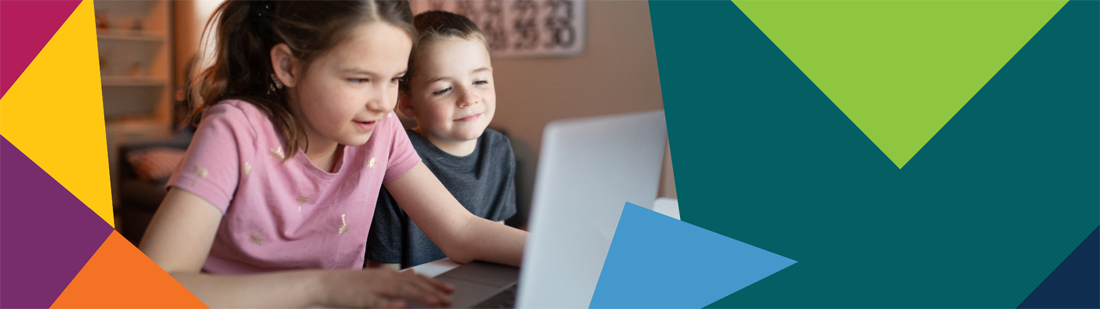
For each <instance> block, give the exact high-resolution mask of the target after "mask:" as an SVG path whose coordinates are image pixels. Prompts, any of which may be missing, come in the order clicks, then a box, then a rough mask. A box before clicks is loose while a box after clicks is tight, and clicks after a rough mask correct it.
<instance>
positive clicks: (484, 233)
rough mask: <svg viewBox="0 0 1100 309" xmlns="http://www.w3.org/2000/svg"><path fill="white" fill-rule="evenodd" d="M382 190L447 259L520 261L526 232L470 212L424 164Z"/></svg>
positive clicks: (514, 264) (462, 261)
mask: <svg viewBox="0 0 1100 309" xmlns="http://www.w3.org/2000/svg"><path fill="white" fill-rule="evenodd" d="M386 190H389V192H390V195H393V198H394V199H395V200H397V203H398V204H399V205H401V208H402V209H404V210H405V213H407V214H409V218H411V219H412V220H413V222H414V223H416V225H417V226H418V227H420V229H421V230H423V231H424V234H425V235H428V238H429V239H431V240H432V242H433V243H435V244H436V245H438V246H439V249H442V250H443V253H445V254H447V257H449V258H451V260H454V261H455V262H458V263H467V262H470V261H473V260H481V261H489V262H494V263H500V264H507V265H512V266H519V264H520V262H521V261H522V260H523V244H524V241H525V239H526V237H527V232H524V231H521V230H518V229H515V228H512V227H509V226H507V225H503V224H499V223H496V222H493V221H489V220H487V219H484V218H481V217H478V216H475V215H473V214H471V213H470V212H469V211H467V210H466V208H464V207H462V204H459V203H458V200H455V198H454V196H452V195H451V193H450V192H449V191H447V188H446V187H444V186H443V184H442V183H440V182H439V179H437V178H436V177H435V175H434V174H432V172H431V171H430V170H428V168H427V167H425V166H424V163H419V164H417V165H416V166H415V167H413V168H412V169H411V170H409V171H408V172H407V173H405V175H402V176H401V177H400V178H397V179H396V180H394V181H391V182H389V183H387V184H386Z"/></svg>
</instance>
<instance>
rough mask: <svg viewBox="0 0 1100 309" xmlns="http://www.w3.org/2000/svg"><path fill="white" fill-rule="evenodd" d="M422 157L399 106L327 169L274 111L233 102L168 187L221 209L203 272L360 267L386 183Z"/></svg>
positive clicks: (207, 119)
mask: <svg viewBox="0 0 1100 309" xmlns="http://www.w3.org/2000/svg"><path fill="white" fill-rule="evenodd" d="M286 156H290V158H289V159H288V160H285V161H284V160H283V158H284V157H286ZM417 163H420V157H419V156H417V154H416V151H415V150H414V149H413V147H412V144H410V143H409V137H408V136H407V135H406V134H405V131H404V130H403V129H402V128H401V123H400V121H398V119H397V117H392V114H391V115H390V116H388V117H386V118H383V120H382V121H381V122H380V123H379V124H378V126H376V127H375V129H374V133H373V134H372V135H371V137H370V140H368V141H367V143H366V144H363V145H362V146H346V147H344V154H343V159H341V160H340V161H338V162H336V169H335V170H336V172H335V173H329V172H326V171H323V170H321V169H319V168H317V167H316V166H314V165H313V163H312V162H310V161H309V159H308V158H307V157H306V156H305V154H304V153H303V152H302V151H301V150H300V149H296V151H294V152H291V151H288V150H287V149H284V146H283V143H282V138H281V137H280V135H279V134H278V133H277V131H276V129H275V126H274V124H273V123H272V122H271V120H270V118H268V117H267V116H266V115H265V114H264V113H263V112H262V111H260V110H259V109H257V108H256V107H255V106H254V105H252V104H250V103H248V102H245V101H240V100H226V101H222V102H219V103H218V104H216V105H214V106H211V107H210V108H209V109H207V110H206V112H205V113H204V114H203V117H202V121H201V122H200V123H199V128H198V131H196V133H195V137H194V140H193V141H192V142H191V146H190V147H189V148H188V150H187V155H186V157H184V159H183V162H182V163H181V164H180V166H179V167H178V168H177V170H176V172H175V173H174V174H173V175H172V178H171V179H170V180H169V181H168V187H173V188H176V189H183V190H186V191H187V192H191V193H194V194H195V195H198V196H199V197H201V198H203V199H205V200H206V201H208V202H210V203H211V204H214V206H215V207H217V208H218V210H220V211H221V212H222V213H223V216H222V220H221V224H220V225H219V226H218V232H217V236H216V237H215V238H214V244H213V245H212V246H211V248H210V255H209V257H207V259H206V263H205V264H204V265H203V271H205V272H208V273H213V274H248V273H258V272H268V271H277V270H290V269H302V268H311V269H357V268H362V266H363V257H364V253H365V251H364V250H365V244H366V242H367V232H368V231H370V224H371V218H372V217H373V215H374V206H375V202H376V201H378V190H379V188H381V186H382V184H383V183H386V182H389V181H392V180H394V179H397V178H398V177H401V175H404V174H405V172H408V171H409V170H410V169H412V168H413V167H414V166H416V164H417ZM197 206H198V205H196V207H197Z"/></svg>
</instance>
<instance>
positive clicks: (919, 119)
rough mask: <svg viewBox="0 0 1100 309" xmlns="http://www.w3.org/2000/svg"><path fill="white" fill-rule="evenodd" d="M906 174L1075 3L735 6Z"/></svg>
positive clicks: (766, 3) (781, 3)
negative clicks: (1015, 58)
mask: <svg viewBox="0 0 1100 309" xmlns="http://www.w3.org/2000/svg"><path fill="white" fill-rule="evenodd" d="M733 2H734V3H735V4H736V5H737V7H738V8H740V9H741V11H742V12H744V13H745V15H746V16H748V17H749V19H751V20H752V22H753V23H755V24H756V26H757V27H759V28H760V30H762V31H763V32H764V34H765V35H767V36H768V38H770V39H771V40H772V42H773V43H775V45H776V46H778V47H779V49H780V50H782V51H783V53H784V54H786V55H787V57H789V58H790V59H791V61H793V62H794V64H795V65H796V66H798V68H799V69H801V70H802V72H803V73H804V74H806V76H807V77H809V78H810V80H811V81H813V83H814V84H815V85H817V87H818V88H820V89H821V91H822V92H824V93H825V95H826V96H828V97H829V99H830V100H832V101H833V103H834V104H836V105H837V107H839V108H840V110H841V111H842V112H844V114H845V115H847V116H848V118H850V119H851V120H852V122H853V123H855V124H856V126H857V127H859V129H860V130H862V131H863V133H864V134H866V135H867V137H868V138H870V139H871V141H872V142H874V143H875V145H877V146H878V147H879V149H880V150H882V152H883V153H884V154H886V156H887V157H889V158H890V160H891V161H893V162H894V164H895V165H897V166H898V168H899V169H900V168H902V167H903V166H905V164H906V163H907V162H909V159H911V158H913V156H914V155H916V154H917V152H918V151H920V149H921V147H924V144H925V143H927V142H928V141H929V140H931V139H932V136H934V135H936V132H938V131H939V130H940V128H942V127H943V126H944V125H945V124H947V121H949V120H951V117H953V116H954V115H955V113H956V112H958V111H959V109H961V108H962V107H963V105H966V102H967V101H969V100H970V98H971V97H973V96H974V94H976V93H977V92H978V90H980V89H981V88H982V86H984V85H985V83H986V82H988V81H989V80H990V79H991V78H993V75H995V74H996V73H997V71H999V70H1000V69H1001V67H1003V66H1004V65H1005V63H1007V62H1008V60H1009V59H1011V58H1012V56H1013V55H1015V54H1016V52H1017V51H1019V50H1020V48H1022V47H1023V46H1024V44H1026V43H1027V41H1028V40H1031V37H1032V36H1034V35H1035V33H1036V32H1038V31H1039V29H1041V28H1042V27H1043V25H1045V24H1046V22H1047V21H1049V20H1050V19H1051V18H1052V17H1054V14H1055V13H1057V12H1058V10H1060V9H1061V8H1062V6H1063V5H1065V4H1066V2H1067V1H1064V0H1062V1H733Z"/></svg>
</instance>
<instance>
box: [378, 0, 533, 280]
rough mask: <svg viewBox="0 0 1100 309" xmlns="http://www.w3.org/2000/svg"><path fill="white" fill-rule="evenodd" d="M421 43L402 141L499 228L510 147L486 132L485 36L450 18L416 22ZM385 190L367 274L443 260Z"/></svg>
mask: <svg viewBox="0 0 1100 309" xmlns="http://www.w3.org/2000/svg"><path fill="white" fill-rule="evenodd" d="M414 25H415V26H416V28H417V31H418V32H420V38H419V40H418V41H417V42H416V44H415V45H414V47H413V50H412V53H411V54H410V55H409V66H408V73H407V74H406V76H405V80H406V82H404V83H401V91H400V94H399V96H398V105H397V108H398V109H399V110H400V111H401V112H402V113H404V114H405V115H407V116H409V117H413V118H415V119H416V123H417V127H416V128H413V129H411V130H408V134H409V139H410V140H411V141H412V144H413V147H414V148H415V149H416V152H417V153H418V154H419V155H420V158H421V159H422V160H423V162H424V165H426V166H427V167H428V169H429V170H431V171H432V173H434V174H435V175H436V177H438V178H439V180H440V182H442V183H443V186H444V187H446V188H447V190H449V191H450V192H451V194H452V195H454V197H455V198H456V199H458V201H459V202H460V203H461V204H462V205H463V206H465V207H466V209H468V210H469V211H470V212H471V213H473V214H475V215H478V216H481V217H483V218H486V219H489V220H493V221H503V220H505V219H507V218H509V217H511V216H512V215H513V214H515V212H516V205H515V204H516V201H515V200H516V197H515V184H514V177H515V165H516V164H515V158H514V156H513V154H512V147H511V143H510V142H509V141H508V138H507V137H505V136H504V135H503V134H501V133H500V132H497V131H494V130H492V129H488V128H486V127H487V126H488V125H489V122H490V121H492V119H493V113H494V111H495V109H496V91H495V90H494V88H493V87H494V86H493V71H492V64H491V61H490V56H489V50H488V44H487V43H486V40H485V36H484V35H483V34H482V33H481V30H479V29H478V28H477V25H476V24H474V23H473V22H472V21H470V20H469V19H467V18H466V17H463V16H461V15H457V14H454V13H449V12H442V11H431V12H424V13H421V14H419V15H417V16H416V17H415V19H414ZM446 257H447V256H446V255H444V254H443V252H442V251H441V250H440V249H439V247H437V246H436V245H435V244H434V243H432V242H431V240H428V237H427V236H425V235H424V232H423V231H421V230H420V228H418V227H417V226H416V225H415V224H413V222H412V220H410V219H409V217H408V215H406V214H405V212H404V211H403V210H402V209H401V208H400V206H399V205H398V204H397V201H395V200H394V199H393V197H392V196H390V194H389V193H388V192H387V191H386V189H385V188H383V189H382V192H381V193H380V194H379V197H378V204H377V206H376V208H375V213H374V221H373V223H372V224H371V230H370V234H369V236H368V237H367V255H366V260H367V262H366V265H365V266H368V267H379V266H381V267H390V268H398V267H400V268H407V267H412V266H416V265H420V264H423V263H427V262H431V261H435V260H438V259H442V258H446Z"/></svg>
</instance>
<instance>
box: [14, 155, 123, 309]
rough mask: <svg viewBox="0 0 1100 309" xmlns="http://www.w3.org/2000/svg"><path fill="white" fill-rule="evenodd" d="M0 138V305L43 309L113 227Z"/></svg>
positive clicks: (78, 270) (62, 288)
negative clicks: (2, 294)
mask: <svg viewBox="0 0 1100 309" xmlns="http://www.w3.org/2000/svg"><path fill="white" fill-rule="evenodd" d="M0 139H2V140H3V141H0V171H3V173H2V174H0V190H2V191H3V194H2V195H0V273H3V274H4V275H3V276H2V277H0V290H3V291H4V297H3V298H2V299H0V307H2V308H46V307H49V306H50V305H51V304H53V302H54V300H56V299H57V297H58V296H60V295H61V292H63V291H64V290H65V287H67V286H68V285H69V282H71V281H72V280H73V278H74V277H76V275H77V273H80V269H81V268H83V267H84V264H85V263H87V262H88V260H89V259H91V258H92V255H94V254H95V252H96V250H97V249H99V246H100V245H102V244H103V242H104V241H106V240H107V236H110V235H111V231H112V228H111V226H110V225H108V224H107V222H103V219H100V218H99V216H98V215H96V213H95V212H93V211H92V210H91V209H88V207H87V206H85V205H84V203H82V202H81V201H80V200H79V199H77V198H76V197H75V196H73V194H72V193H69V190H66V189H65V187H62V186H61V184H59V183H57V181H56V180H54V179H53V178H52V177H50V175H49V174H47V173H46V172H45V171H43V170H42V169H41V168H39V167H38V165H37V164H35V163H34V161H31V159H30V158H27V156H25V155H23V152H21V151H19V149H16V148H15V146H14V145H12V144H11V143H10V142H8V139H7V138H3V137H0Z"/></svg>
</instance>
